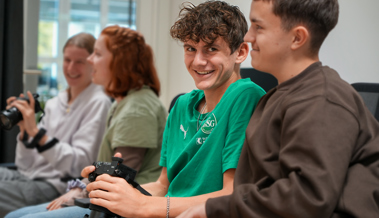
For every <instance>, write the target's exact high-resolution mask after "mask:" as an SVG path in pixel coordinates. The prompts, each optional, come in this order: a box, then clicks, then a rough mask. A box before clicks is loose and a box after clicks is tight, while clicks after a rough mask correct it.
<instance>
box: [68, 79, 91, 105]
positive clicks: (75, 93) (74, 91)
mask: <svg viewBox="0 0 379 218" xmlns="http://www.w3.org/2000/svg"><path fill="white" fill-rule="evenodd" d="M90 84H91V83H88V85H86V86H83V87H75V88H74V87H70V88H69V89H68V92H69V95H70V98H69V100H68V103H69V104H71V103H72V102H73V101H74V100H75V99H76V98H77V97H78V96H79V95H80V93H81V92H82V91H83V90H84V89H86V88H87V87H88V86H89V85H90Z"/></svg>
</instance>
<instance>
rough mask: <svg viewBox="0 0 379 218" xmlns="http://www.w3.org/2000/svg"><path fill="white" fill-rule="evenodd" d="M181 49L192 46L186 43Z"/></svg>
mask: <svg viewBox="0 0 379 218" xmlns="http://www.w3.org/2000/svg"><path fill="white" fill-rule="evenodd" d="M183 47H193V46H192V45H190V44H188V43H184V44H183Z"/></svg>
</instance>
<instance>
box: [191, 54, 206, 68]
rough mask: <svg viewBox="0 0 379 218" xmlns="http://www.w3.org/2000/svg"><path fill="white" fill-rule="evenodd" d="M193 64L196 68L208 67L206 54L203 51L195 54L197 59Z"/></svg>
mask: <svg viewBox="0 0 379 218" xmlns="http://www.w3.org/2000/svg"><path fill="white" fill-rule="evenodd" d="M193 64H194V65H195V66H205V65H207V59H206V57H205V54H203V52H201V51H197V52H196V54H195V58H194V60H193Z"/></svg>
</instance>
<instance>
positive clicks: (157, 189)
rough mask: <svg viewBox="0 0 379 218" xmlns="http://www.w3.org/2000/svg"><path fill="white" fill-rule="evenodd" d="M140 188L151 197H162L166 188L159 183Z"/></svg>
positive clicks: (165, 192)
mask: <svg viewBox="0 0 379 218" xmlns="http://www.w3.org/2000/svg"><path fill="white" fill-rule="evenodd" d="M141 187H142V188H143V189H145V190H146V191H147V192H149V193H150V194H151V195H152V196H156V197H164V196H165V195H166V194H167V187H166V186H165V185H163V184H162V183H160V182H159V181H156V182H150V183H146V184H143V185H141Z"/></svg>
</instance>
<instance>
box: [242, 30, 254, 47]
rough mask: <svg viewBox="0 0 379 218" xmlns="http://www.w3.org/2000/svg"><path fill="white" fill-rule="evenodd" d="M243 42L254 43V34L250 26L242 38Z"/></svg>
mask: <svg viewBox="0 0 379 218" xmlns="http://www.w3.org/2000/svg"><path fill="white" fill-rule="evenodd" d="M243 40H244V41H245V42H250V43H254V42H255V32H254V29H253V27H252V26H250V28H249V31H247V33H246V34H245V37H244V38H243Z"/></svg>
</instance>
